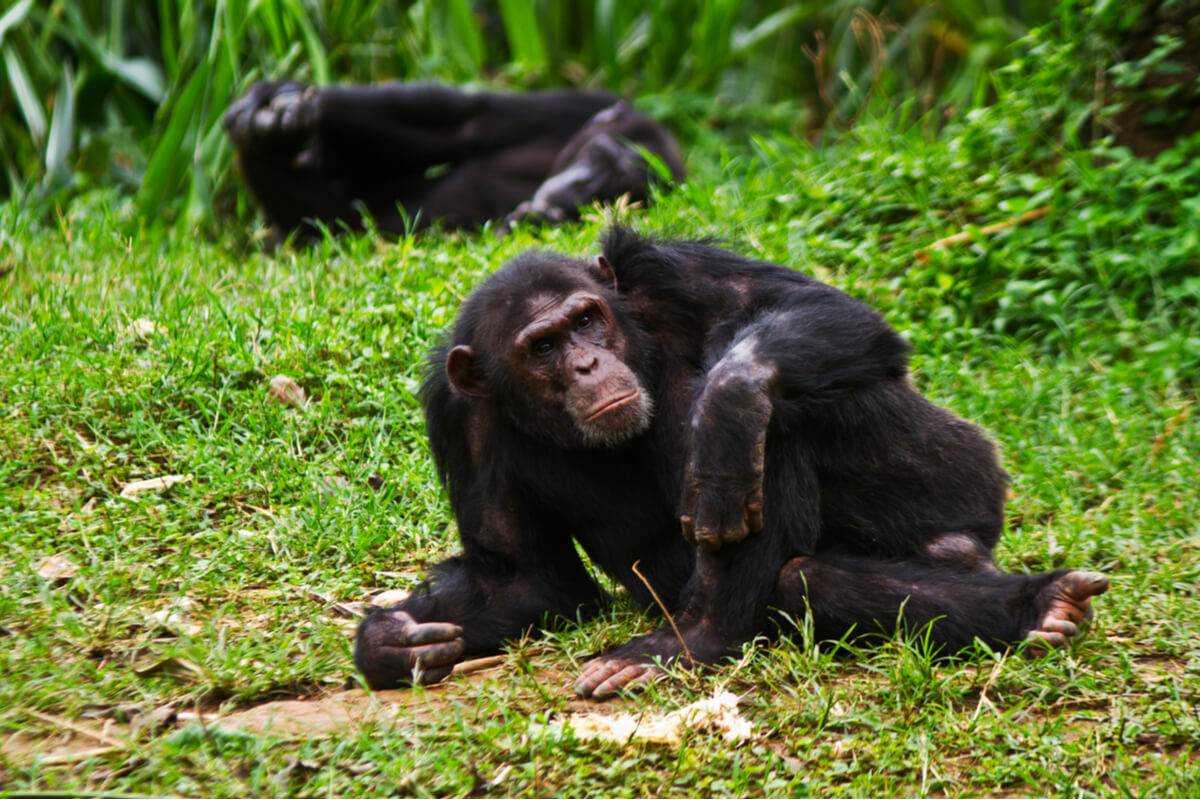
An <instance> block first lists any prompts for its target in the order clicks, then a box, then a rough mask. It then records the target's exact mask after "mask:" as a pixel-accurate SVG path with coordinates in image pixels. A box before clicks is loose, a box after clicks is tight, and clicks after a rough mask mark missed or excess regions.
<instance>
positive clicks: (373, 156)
mask: <svg viewBox="0 0 1200 800" xmlns="http://www.w3.org/2000/svg"><path fill="white" fill-rule="evenodd" d="M222 122H223V123H224V125H225V129H226V131H228V133H229V136H230V138H231V139H232V140H233V143H234V146H235V147H236V148H237V151H238V157H239V162H240V164H241V168H242V173H243V175H244V176H245V178H246V181H247V183H249V185H250V191H251V193H252V194H253V195H254V198H255V200H257V201H258V203H259V204H260V205H261V206H262V208H263V211H264V212H265V213H266V215H267V217H268V218H269V219H270V221H271V223H272V224H273V225H274V226H275V227H276V228H277V229H279V230H280V232H281V233H286V232H288V231H291V230H294V229H301V230H305V229H309V228H310V226H311V225H312V224H313V223H315V222H321V223H325V224H327V225H334V224H335V223H338V222H340V223H342V224H345V225H348V226H350V227H352V228H353V227H358V226H359V225H360V224H361V220H362V209H363V208H365V209H366V210H367V211H369V212H370V214H371V216H372V217H373V218H374V220H375V224H376V225H377V226H378V228H379V229H380V230H382V231H387V232H391V233H405V232H407V231H409V230H417V229H420V228H423V227H425V226H427V225H429V224H431V223H433V222H435V221H441V222H442V223H443V224H445V225H447V226H451V227H475V226H479V225H483V224H484V223H485V222H487V221H488V220H498V221H503V220H509V221H511V220H514V219H518V218H525V217H529V218H536V219H543V220H547V221H551V222H556V221H561V220H565V219H573V218H575V217H577V216H578V212H577V210H576V209H577V206H579V205H583V204H586V203H589V202H591V201H593V200H614V199H616V198H617V197H620V196H621V195H622V194H625V193H628V194H629V195H630V197H631V199H632V200H635V201H637V200H645V199H646V197H647V192H648V187H649V185H650V184H651V183H652V182H653V180H654V179H655V174H654V171H653V170H652V169H651V168H650V167H649V165H648V164H647V163H646V161H645V159H644V158H643V157H642V155H641V150H640V149H639V148H644V149H645V150H646V151H647V152H649V153H651V154H653V155H654V156H656V157H657V158H660V159H662V160H663V162H664V163H665V164H666V165H667V167H668V168H669V170H670V171H671V174H672V177H674V178H675V179H681V178H682V177H683V172H684V171H683V159H682V156H681V155H680V153H679V148H678V146H677V145H676V143H675V141H674V139H673V138H672V137H671V135H670V134H669V133H668V132H667V131H666V130H665V129H664V128H663V127H662V126H660V125H658V124H656V123H654V122H652V121H651V120H649V119H647V118H646V117H643V116H641V115H640V114H638V113H637V112H635V111H634V110H633V109H632V107H630V106H629V104H628V103H627V102H625V101H623V100H621V98H620V97H618V96H617V95H613V94H609V93H606V92H585V91H569V90H559V91H546V92H529V93H525V94H499V93H495V92H465V91H461V90H458V89H455V88H452V87H448V86H441V85H437V84H420V83H416V84H403V83H389V84H383V85H379V86H328V87H323V88H321V89H314V88H310V87H305V86H303V85H301V84H298V83H294V82H290V81H285V82H263V83H257V84H255V85H254V86H252V87H251V88H250V89H249V91H247V93H246V94H245V95H244V96H243V97H242V98H241V99H239V100H238V101H237V102H236V103H234V105H233V106H232V107H230V109H229V110H228V111H227V112H226V113H225V115H224V117H223V119H222Z"/></svg>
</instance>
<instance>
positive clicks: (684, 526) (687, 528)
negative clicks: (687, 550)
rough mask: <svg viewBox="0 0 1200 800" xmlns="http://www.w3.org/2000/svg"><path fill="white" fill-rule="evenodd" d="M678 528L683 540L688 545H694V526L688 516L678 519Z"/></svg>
mask: <svg viewBox="0 0 1200 800" xmlns="http://www.w3.org/2000/svg"><path fill="white" fill-rule="evenodd" d="M679 527H680V529H681V530H682V532H683V540H684V541H685V542H687V543H688V544H691V545H694V544H696V524H695V522H694V521H693V520H692V518H691V517H690V516H688V515H686V514H685V515H683V516H681V517H680V518H679Z"/></svg>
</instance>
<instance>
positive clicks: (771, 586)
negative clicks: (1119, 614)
mask: <svg viewBox="0 0 1200 800" xmlns="http://www.w3.org/2000/svg"><path fill="white" fill-rule="evenodd" d="M603 253H604V254H603V255H602V256H599V257H597V258H596V259H595V260H594V261H592V262H590V263H589V262H586V261H579V260H575V259H572V258H568V257H565V256H561V255H556V254H552V253H527V254H525V255H523V256H520V257H518V258H517V259H515V260H514V261H513V262H512V263H510V264H508V265H507V266H506V267H504V268H503V269H501V270H500V271H498V272H497V273H495V274H494V275H492V276H491V277H490V278H489V279H488V280H487V281H486V282H485V283H484V284H483V285H482V287H480V288H479V289H478V290H477V291H475V292H474V293H473V294H472V295H471V296H470V297H469V298H468V299H467V301H466V303H465V305H464V306H463V308H462V311H461V313H460V315H459V318H458V321H457V323H456V325H455V327H454V331H453V335H452V336H451V338H450V341H449V342H448V343H447V344H445V345H444V346H441V347H438V348H435V349H434V350H433V352H432V355H431V358H430V362H429V367H430V371H429V373H428V377H427V379H426V382H425V385H424V389H423V395H422V397H423V402H424V406H425V419H426V423H427V426H428V432H429V439H430V443H431V445H432V449H433V454H434V458H435V460H436V462H437V466H438V469H439V472H440V475H441V478H442V480H443V482H444V483H445V484H446V486H447V488H448V490H449V495H450V502H451V504H452V505H453V507H454V511H455V514H456V516H457V519H458V526H459V535H460V537H461V540H462V548H463V553H462V555H460V556H456V557H454V558H451V559H449V560H447V561H445V562H443V563H441V564H440V565H438V566H437V567H436V568H435V570H434V575H433V578H432V581H431V582H429V583H427V584H426V585H425V586H424V587H423V588H421V589H420V590H418V591H417V592H415V593H414V594H413V595H411V596H410V597H409V598H408V599H406V600H405V601H403V602H401V603H399V604H397V605H394V606H392V607H390V608H388V609H383V610H377V611H375V612H373V613H372V614H371V615H369V616H368V617H367V618H366V619H365V620H364V621H363V623H362V625H361V627H360V628H359V631H358V640H357V644H356V651H355V660H356V662H357V665H358V667H359V669H360V670H361V671H362V673H363V675H364V676H365V677H366V679H367V682H368V683H369V684H370V685H371V686H372V687H375V688H384V687H392V686H396V685H398V684H402V683H407V682H417V683H428V682H433V681H437V680H440V679H442V678H443V677H445V676H446V675H447V674H448V673H449V672H450V670H451V668H452V666H453V664H454V663H455V662H456V661H457V660H458V659H460V658H463V657H471V656H477V655H480V654H484V653H490V652H493V651H495V650H497V649H498V648H499V647H501V646H502V644H503V642H504V641H505V640H507V639H511V638H514V637H517V636H519V635H521V633H522V632H523V631H525V630H526V629H528V628H529V627H530V626H532V625H534V624H536V623H538V622H539V621H541V620H543V619H545V618H548V617H564V618H567V619H575V618H586V617H587V616H588V615H590V614H592V613H593V612H594V611H595V610H596V609H597V608H598V607H599V606H600V604H601V602H602V600H603V594H604V593H603V592H602V590H601V589H600V588H599V587H598V586H597V584H596V583H595V581H594V580H593V579H592V577H591V576H590V574H589V572H588V570H587V569H586V568H585V567H584V565H583V564H582V563H581V561H580V558H579V556H578V555H577V552H576V549H575V541H578V542H579V544H580V545H582V547H583V549H584V551H586V553H587V554H588V556H589V557H590V559H591V560H592V561H593V562H595V563H596V564H597V565H598V566H599V567H600V568H602V569H603V570H604V571H605V572H607V573H608V574H609V575H611V576H612V577H613V578H614V579H615V580H617V581H619V582H620V584H621V585H622V586H624V587H625V588H626V589H627V590H628V592H629V594H630V595H631V596H632V597H633V598H635V599H636V600H637V601H638V602H640V603H642V604H644V605H646V606H650V605H651V604H652V602H653V599H654V598H653V595H656V596H657V598H659V599H661V601H662V603H663V604H664V605H665V606H666V607H667V610H668V611H669V613H670V615H671V617H672V619H671V620H669V622H673V623H674V626H672V625H671V624H666V625H663V626H662V627H661V628H659V629H658V630H656V631H654V632H653V633H650V634H648V635H645V636H639V637H637V638H635V639H633V640H632V641H630V642H629V643H627V644H625V645H624V646H622V647H619V648H618V649H616V650H615V651H613V652H611V653H608V654H606V655H602V656H600V657H599V658H597V659H595V660H593V661H591V662H590V663H589V664H588V665H587V666H586V667H585V668H584V670H583V672H582V675H581V677H580V678H579V680H578V682H577V683H576V684H575V689H576V691H577V692H578V693H579V694H581V695H584V696H591V697H597V698H602V697H606V696H608V695H611V694H613V693H614V692H616V691H617V690H619V689H621V688H622V687H626V686H629V685H630V684H634V683H636V682H639V681H642V680H646V679H648V678H649V677H651V676H652V675H653V674H654V673H655V672H656V671H657V669H658V667H657V666H656V665H655V664H654V660H655V659H661V660H662V661H663V662H669V661H672V660H675V659H681V658H682V659H684V661H685V662H695V663H703V664H710V663H713V662H715V661H718V660H719V659H720V658H721V657H722V656H723V655H725V654H728V653H729V652H730V651H731V649H733V648H737V647H738V646H739V645H741V644H742V643H744V642H746V641H747V640H749V639H751V638H752V637H754V636H755V635H756V634H758V633H760V632H764V631H767V630H769V629H770V627H771V626H770V624H769V623H770V620H771V618H772V609H774V610H776V611H780V612H785V613H786V614H788V615H791V616H792V617H793V618H801V619H802V618H803V616H804V615H805V614H806V613H807V614H811V617H812V621H813V626H814V629H815V632H816V634H817V636H818V637H820V638H821V639H823V640H825V639H833V640H838V639H840V638H841V637H843V636H844V635H846V634H847V633H850V632H853V635H861V634H873V633H881V632H882V633H886V632H889V631H894V630H895V629H896V626H897V624H898V622H900V623H902V628H904V629H906V630H920V629H922V628H923V627H924V626H927V625H928V626H929V628H928V630H929V634H928V635H929V636H930V637H931V640H932V642H933V643H934V644H935V645H936V646H937V647H938V648H940V650H941V651H942V652H943V653H947V654H949V653H955V652H958V651H960V650H962V649H963V648H966V647H968V646H970V645H971V644H972V643H973V642H974V641H976V640H979V641H981V642H983V643H985V644H986V645H989V646H992V647H997V648H1000V647H1005V646H1008V645H1010V644H1013V643H1017V642H1021V641H1022V640H1024V641H1026V642H1028V647H1027V649H1028V650H1029V651H1031V652H1041V651H1044V650H1045V649H1047V648H1050V647H1057V646H1062V645H1064V644H1065V643H1066V641H1067V640H1068V639H1069V638H1071V637H1072V636H1074V635H1075V634H1076V633H1077V625H1078V624H1079V623H1080V622H1081V621H1082V620H1084V619H1086V618H1089V617H1090V616H1091V611H1092V610H1091V597H1092V596H1093V595H1098V594H1100V593H1102V592H1103V591H1105V589H1106V588H1107V586H1108V580H1107V578H1105V576H1104V575H1102V574H1099V573H1095V572H1080V571H1071V570H1058V571H1055V572H1050V573H1045V574H1041V575H1010V574H1005V573H1002V572H1000V571H999V570H998V569H997V568H996V566H995V565H994V564H993V561H992V548H993V547H994V546H995V544H996V542H997V539H998V538H999V536H1000V532H1001V528H1002V527H1003V523H1004V509H1003V506H1004V498H1005V489H1006V482H1007V476H1006V475H1005V473H1004V471H1003V470H1002V469H1001V467H1000V466H999V464H998V463H997V458H996V453H995V450H994V448H993V446H992V445H991V443H990V442H989V441H988V440H987V439H986V438H985V437H984V435H983V434H982V433H981V432H980V431H979V429H978V428H976V427H975V426H974V425H971V424H970V423H968V422H965V421H963V420H961V419H959V418H958V417H955V416H954V415H953V414H951V413H949V412H947V411H945V410H943V409H941V408H939V407H938V406H935V405H933V404H932V403H930V402H929V401H928V400H927V399H925V397H923V396H922V395H921V394H920V393H919V392H918V391H917V390H916V389H915V388H914V387H913V385H912V383H911V382H910V380H909V377H908V374H907V356H908V352H909V347H908V345H907V344H906V343H905V341H904V340H903V339H902V338H900V336H899V335H897V334H896V332H895V331H894V330H892V328H890V327H889V326H888V325H887V323H885V322H884V321H883V319H882V317H880V315H879V314H877V313H876V312H874V311H873V310H871V309H870V308H869V307H868V306H866V305H865V304H863V303H861V302H859V301H858V300H855V299H853V298H851V297H850V296H849V295H846V294H844V293H843V292H841V291H838V290H837V289H834V288H832V287H830V286H827V285H825V284H822V283H820V282H818V281H816V280H814V279H813V278H811V277H808V276H806V275H803V274H801V273H799V272H795V271H793V270H790V269H786V268H784V267H781V266H776V265H773V264H768V263H762V262H757V261H751V260H748V259H745V258H742V257H739V256H737V255H734V254H732V253H729V252H725V251H724V250H721V249H718V248H716V247H713V246H711V245H709V244H707V243H703V242H667V241H656V240H653V239H650V238H645V237H641V236H639V235H637V234H635V233H633V232H631V231H629V230H627V229H622V228H616V229H613V230H610V231H609V232H608V233H607V234H606V236H605V239H604V242H603ZM681 526H682V535H681V531H680V528H681ZM639 573H640V574H639ZM641 576H644V577H645V581H646V582H645V583H643V580H642V579H641ZM652 592H653V595H652ZM676 629H677V630H678V635H677V633H676Z"/></svg>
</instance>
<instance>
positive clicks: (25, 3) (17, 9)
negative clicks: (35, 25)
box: [0, 0, 33, 42]
mask: <svg viewBox="0 0 1200 800" xmlns="http://www.w3.org/2000/svg"><path fill="white" fill-rule="evenodd" d="M31 8H33V0H21V2H19V3H17V4H16V5H14V6H13V7H12V8H10V9H9V10H8V11H5V12H4V16H2V17H0V42H3V41H4V35H5V34H6V33H8V32H9V31H10V30H12V29H13V28H15V27H16V26H18V25H20V24H21V23H22V22H24V21H25V17H26V15H27V14H29V9H31Z"/></svg>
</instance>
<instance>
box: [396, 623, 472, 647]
mask: <svg viewBox="0 0 1200 800" xmlns="http://www.w3.org/2000/svg"><path fill="white" fill-rule="evenodd" d="M460 636H462V628H460V627H459V626H457V625H454V624H451V623H449V622H425V623H421V624H414V625H412V626H410V627H409V628H408V629H407V630H406V631H405V637H406V639H407V644H409V645H411V646H414V647H415V646H419V645H426V644H433V643H436V642H449V641H453V640H455V639H457V638H459V637H460Z"/></svg>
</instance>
